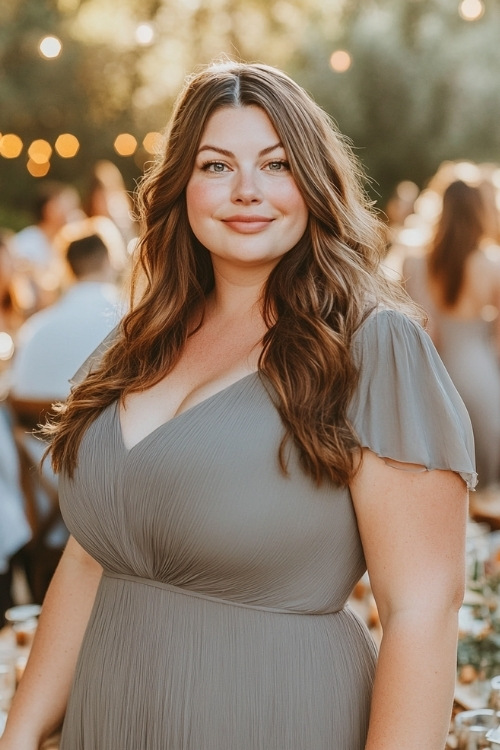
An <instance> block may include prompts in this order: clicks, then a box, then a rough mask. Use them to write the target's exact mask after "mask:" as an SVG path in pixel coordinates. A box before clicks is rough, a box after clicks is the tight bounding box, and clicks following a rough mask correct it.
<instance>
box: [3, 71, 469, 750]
mask: <svg viewBox="0 0 500 750" xmlns="http://www.w3.org/2000/svg"><path fill="white" fill-rule="evenodd" d="M140 205H141V206H142V219H143V223H144V232H143V236H142V243H141V249H140V255H139V258H138V263H137V268H136V286H137V280H138V277H139V276H140V272H143V275H144V276H145V286H143V288H142V291H141V294H140V296H139V299H138V301H137V302H136V303H134V306H133V310H132V312H131V313H130V314H128V315H127V316H126V317H125V319H124V321H123V325H122V326H121V327H120V329H119V330H118V331H117V332H116V335H115V336H114V338H112V339H111V340H109V341H107V342H105V344H104V345H103V346H102V347H101V350H100V352H98V353H96V355H95V356H94V358H93V359H92V360H91V361H90V362H89V363H87V365H86V366H85V367H84V368H83V371H82V372H80V373H79V375H78V378H77V380H78V381H79V382H78V384H77V385H76V386H75V388H74V391H73V395H72V397H71V399H70V401H69V403H68V406H67V408H66V410H65V411H64V412H63V414H62V415H61V419H60V421H59V423H58V424H57V425H56V426H55V427H54V429H53V435H52V440H53V442H52V460H53V463H54V466H55V468H56V469H57V470H58V471H60V472H61V485H62V486H61V491H62V508H63V513H64V517H65V520H66V522H67V524H68V526H69V527H70V529H71V531H72V533H73V537H72V539H71V541H70V542H69V544H68V547H67V550H66V552H65V554H64V558H63V561H62V563H61V566H60V568H59V570H58V571H57V573H56V575H55V577H54V580H53V583H52V586H51V589H50V591H49V594H48V596H47V599H46V601H45V604H44V612H43V617H42V620H41V622H40V629H39V633H38V637H37V641H36V645H35V646H34V649H33V653H32V657H31V659H30V662H29V664H28V667H27V670H26V673H25V678H24V679H23V681H22V683H21V685H20V688H19V691H18V695H17V698H16V701H15V703H14V705H13V708H12V711H11V715H10V721H9V724H8V726H7V730H6V735H5V738H4V739H3V740H2V741H0V748H1V750H11V748H14V747H15V748H16V750H18V748H19V747H21V746H22V747H23V748H24V750H27V749H28V748H29V749H31V748H36V747H37V743H38V742H39V740H40V737H42V736H43V735H45V734H47V732H48V731H49V730H50V729H51V728H53V727H54V726H56V725H57V723H58V722H59V721H60V720H61V718H62V716H63V713H64V711H65V708H66V702H67V700H68V696H69V703H68V707H67V710H66V718H65V724H64V729H63V735H62V744H61V748H62V749H63V750H81V749H83V748H85V750H90V748H92V749H93V750H104V749H105V750H137V748H141V750H160V749H161V750H164V748H168V749H169V750H181V749H182V750H200V749H201V748H203V750H235V748H238V750H284V748H287V750H304V748H308V750H327V748H328V750H331V748H332V747H335V748H336V750H361V748H366V750H381V749H382V748H383V750H391V748H394V749H395V748H398V750H400V748H401V747H405V748H406V749H407V750H416V749H417V748H418V750H421V749H422V747H425V748H426V750H433V749H434V748H435V749H436V750H438V748H439V750H441V748H442V747H443V744H444V738H445V736H446V732H447V729H448V722H449V716H450V708H451V703H452V698H453V689H454V676H455V647H456V633H457V623H456V621H457V610H458V608H459V606H460V602H461V597H462V588H463V575H462V573H463V570H464V560H463V546H464V544H463V541H464V526H465V522H466V495H467V491H466V483H465V482H468V483H469V484H473V482H474V468H473V461H472V459H471V458H470V450H471V437H470V428H469V425H468V422H467V415H466V412H465V409H464V407H463V404H462V403H461V401H460V399H459V397H458V394H457V393H456V391H455V390H454V388H453V386H452V384H451V382H450V380H449V378H448V377H447V374H446V372H445V371H444V368H443V367H442V365H441V363H440V361H439V359H438V358H437V357H436V355H435V353H434V350H433V348H432V345H431V344H430V343H429V341H428V340H427V338H426V336H425V334H424V333H423V331H422V330H421V328H420V327H419V326H418V324H417V323H414V322H412V321H411V320H410V319H409V318H407V317H405V316H404V315H403V314H402V313H400V312H398V311H397V310H395V305H396V302H395V301H394V299H393V298H392V297H391V295H390V291H389V289H388V287H387V282H385V281H384V279H383V276H382V275H379V273H378V271H377V251H378V249H379V247H380V246H382V245H383V236H382V231H381V229H380V224H379V222H378V220H377V219H376V218H374V216H373V215H372V213H371V212H370V210H369V209H368V208H367V205H366V201H365V199H364V197H363V193H362V191H361V188H360V187H359V181H358V173H357V169H356V166H355V165H354V162H353V160H352V157H351V155H350V153H349V151H348V149H347V147H346V146H345V144H344V143H343V141H342V139H341V137H340V136H339V135H338V133H336V132H335V131H334V130H333V129H332V126H331V124H330V122H329V120H328V118H327V117H326V115H325V114H324V113H323V112H322V111H321V110H320V109H319V108H318V107H317V106H316V105H315V104H314V103H313V102H312V101H311V100H310V98H309V97H308V96H307V95H306V93H305V92H304V91H303V90H302V89H301V88H300V87H299V86H297V85H296V84H295V83H293V82H292V81H291V80H290V79H289V78H288V77H287V76H286V75H284V74H283V73H281V72H279V71H277V70H275V69H272V68H268V67H266V66H263V65H244V64H236V63H227V64H222V65H215V66H212V67H209V68H208V69H207V70H205V71H203V72H201V73H199V74H197V75H195V76H194V77H193V78H192V79H191V80H189V81H188V83H187V86H186V88H185V90H184V92H183V93H182V94H181V97H180V99H179V101H178V103H177V106H176V109H175V111H174V114H173V119H172V124H171V128H170V131H169V134H168V138H167V144H166V149H165V153H164V155H163V158H162V159H161V161H160V162H159V163H158V164H157V165H156V167H154V169H153V171H152V172H151V173H150V174H149V175H148V176H147V177H146V179H145V181H144V183H143V185H142V188H141V196H140ZM382 305H385V307H384V308H382ZM391 306H392V309H389V308H390V307H391ZM379 308H380V309H379ZM414 363H416V364H417V365H418V366H419V368H420V370H419V372H418V383H420V382H421V380H423V383H424V386H426V392H425V399H421V398H419V394H418V393H415V392H414V388H415V383H416V376H417V373H416V372H415V370H414V368H413V366H412V365H413V364H414ZM85 373H87V374H86V375H85ZM442 389H445V390H446V392H447V394H448V395H447V398H445V399H443V395H442V394H443V390H442ZM413 420H416V422H417V424H414V421H413ZM422 423H424V424H425V430H426V432H424V431H423V430H422ZM443 431H445V432H446V435H447V436H448V437H449V440H448V441H446V442H445V441H444V440H443ZM379 456H383V457H384V458H379ZM398 469H403V470H398ZM426 469H429V471H426ZM464 480H465V481H464ZM365 558H366V562H367V563H368V568H369V572H370V576H371V579H372V585H373V588H374V591H375V595H376V597H377V602H378V605H379V609H380V616H381V619H382V623H383V626H384V639H383V643H382V647H381V652H380V658H379V661H378V667H377V673H376V677H375V686H374V688H373V698H372V684H373V678H374V672H375V650H374V646H373V643H372V641H371V639H370V636H369V634H368V632H367V630H366V628H365V627H364V626H363V625H362V624H361V622H360V621H359V620H358V619H357V618H356V617H355V616H354V615H353V613H352V612H351V611H350V610H349V608H347V607H346V606H345V603H346V599H347V597H348V596H349V593H350V591H351V590H352V588H353V586H354V584H355V582H356V581H357V580H358V579H359V578H360V576H361V575H362V574H363V571H364V570H365ZM84 633H85V634H84ZM82 641H83V642H82ZM54 644H57V646H55V645H54ZM78 653H80V656H79V657H78ZM409 676H411V678H410V679H408V678H409ZM71 684H72V687H71ZM370 704H371V712H370ZM368 724H369V727H368Z"/></svg>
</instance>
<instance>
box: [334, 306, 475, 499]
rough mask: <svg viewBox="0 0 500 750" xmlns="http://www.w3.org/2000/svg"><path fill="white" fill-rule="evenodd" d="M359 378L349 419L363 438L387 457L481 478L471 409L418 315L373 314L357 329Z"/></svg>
mask: <svg viewBox="0 0 500 750" xmlns="http://www.w3.org/2000/svg"><path fill="white" fill-rule="evenodd" d="M353 357H354V361H355V363H356V365H357V367H358V368H359V382H358V387H357V389H356V392H355V394H354V396H353V399H352V401H351V404H350V408H349V412H348V417H349V420H350V422H351V424H352V425H353V427H354V429H355V431H356V433H357V435H358V438H359V440H360V443H361V445H362V446H363V447H365V448H369V449H370V450H372V451H373V452H374V453H376V454H377V455H379V456H381V457H382V458H389V459H393V460H395V461H401V462H404V463H413V464H421V465H423V466H425V467H426V468H427V469H450V470H452V471H455V472H457V473H458V474H460V476H461V477H462V478H463V479H464V480H465V482H466V483H467V486H468V487H469V489H473V488H474V487H475V485H476V483H477V474H476V471H475V460H474V438H473V434H472V427H471V423H470V419H469V415H468V413H467V410H466V408H465V406H464V403H463V401H462V399H461V398H460V396H459V394H458V392H457V390H456V388H455V386H454V385H453V383H452V380H451V378H450V376H449V375H448V372H447V371H446V369H445V367H444V365H443V363H442V361H441V359H440V357H439V355H438V354H437V352H436V349H435V347H434V345H433V343H432V341H431V339H430V338H429V336H428V335H427V334H426V332H425V331H424V330H423V328H422V327H421V326H420V325H419V324H418V323H417V322H415V321H413V320H411V319H410V318H408V317H407V316H406V315H404V314H403V313H400V312H397V311H395V310H381V311H378V312H375V313H372V315H370V316H369V317H368V318H367V320H366V321H365V322H364V323H363V324H362V326H361V327H360V329H359V330H358V331H357V333H356V335H355V337H354V341H353Z"/></svg>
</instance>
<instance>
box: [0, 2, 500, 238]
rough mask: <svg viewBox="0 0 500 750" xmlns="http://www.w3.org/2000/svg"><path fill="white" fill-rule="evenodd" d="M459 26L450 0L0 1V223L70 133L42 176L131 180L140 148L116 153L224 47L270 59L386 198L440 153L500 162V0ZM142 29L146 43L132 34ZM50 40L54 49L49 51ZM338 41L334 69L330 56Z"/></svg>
mask: <svg viewBox="0 0 500 750" xmlns="http://www.w3.org/2000/svg"><path fill="white" fill-rule="evenodd" d="M483 2H484V6H485V12H484V14H483V16H482V18H480V19H479V20H476V21H474V22H467V21H464V20H463V19H462V18H461V17H460V15H459V13H458V6H459V2H458V0H9V2H3V3H0V133H3V134H5V133H16V134H18V135H19V136H20V137H21V138H22V140H23V143H24V144H25V146H24V149H23V152H22V153H21V155H20V156H19V157H17V158H15V159H5V158H2V157H1V156H0V225H7V226H11V227H12V228H15V229H17V228H20V226H23V225H25V224H26V223H28V222H29V221H30V218H31V217H30V213H29V210H30V206H31V202H32V197H33V193H34V190H35V188H36V184H37V178H34V177H31V175H30V174H29V173H28V172H27V169H26V161H27V156H26V150H27V147H28V145H29V143H31V141H32V140H34V139H36V138H44V139H46V140H48V141H49V143H51V144H52V145H53V144H54V142H55V139H56V138H57V136H58V135H59V134H60V133H64V132H69V133H73V134H74V135H76V136H77V137H78V139H79V141H80V143H81V147H80V150H79V152H78V154H77V156H76V157H75V158H73V159H62V158H60V157H58V156H57V155H55V156H53V158H52V160H51V169H50V172H49V175H48V176H49V177H51V178H54V179H62V180H66V181H69V182H72V183H73V184H75V185H76V186H77V187H78V188H79V189H80V191H81V192H82V193H84V192H85V189H86V184H87V180H88V177H89V172H90V169H91V167H92V165H93V164H94V162H95V161H96V160H97V159H101V158H110V159H111V160H113V161H114V162H115V163H116V164H117V165H118V166H119V168H120V170H121V171H122V173H123V175H124V177H125V179H126V183H127V186H128V188H129V189H133V187H134V182H135V180H136V178H137V177H138V176H139V175H140V173H141V171H142V169H143V166H144V162H145V160H147V158H150V157H148V155H147V153H146V152H145V151H144V149H143V148H142V147H140V148H139V149H138V151H137V152H136V154H135V155H134V156H133V157H119V156H118V155H117V154H116V152H115V151H114V149H113V142H114V139H115V137H116V136H117V135H118V134H119V133H120V132H130V133H132V134H134V135H135V136H136V138H137V139H138V141H139V143H141V141H142V139H143V137H144V135H145V134H146V133H147V132H149V131H151V130H161V129H162V128H163V127H164V125H165V123H166V121H167V119H168V116H169V113H170V109H171V106H172V102H173V99H174V97H175V95H176V93H177V92H178V90H179V88H180V87H181V85H182V82H183V79H184V77H185V75H186V74H188V73H189V72H190V71H192V70H193V68H195V67H196V66H197V65H199V64H204V63H207V62H209V61H210V60H212V59H213V58H214V57H217V56H220V55H221V54H226V55H229V56H231V57H233V58H236V59H245V60H252V61H255V60H258V61H262V62H266V63H270V64H274V65H278V66H280V67H281V68H283V69H284V70H286V71H287V72H288V73H290V74H291V75H292V76H293V77H294V78H295V79H296V80H298V81H299V82H300V83H302V84H303V85H304V86H305V87H306V88H307V89H308V90H309V91H310V93H311V94H312V95H313V96H314V97H315V98H316V99H317V100H318V101H319V102H320V103H321V105H322V106H323V107H324V108H325V109H326V110H327V111H328V112H329V113H330V114H331V115H332V116H333V118H334V119H335V120H336V122H337V123H338V125H339V127H340V129H341V130H342V131H343V132H345V133H346V134H347V135H348V136H349V137H350V138H351V139H352V141H353V143H354V145H355V148H356V151H357V153H358V155H359V157H360V159H361V160H362V162H363V163H364V165H365V167H366V171H367V173H368V175H369V177H370V180H371V186H370V190H371V191H372V193H373V195H374V197H375V198H376V199H377V200H378V202H379V203H380V205H381V206H383V205H384V203H385V201H386V199H387V197H388V196H389V195H390V193H391V191H392V190H393V188H394V186H395V185H396V183H397V182H398V181H400V180H402V179H410V180H413V181H415V182H416V183H417V184H418V185H420V186H423V185H424V184H425V182H426V181H427V180H428V179H429V177H430V176H431V175H432V174H433V173H434V172H435V170H436V168H437V167H438V165H439V163H440V162H441V161H443V160H446V159H456V158H462V159H467V158H468V159H472V160H476V161H497V160H500V156H499V154H500V127H499V124H500V83H499V82H500V44H499V42H498V40H499V39H500V0H483ZM144 22H149V23H151V24H152V28H153V29H154V33H155V37H154V40H153V42H152V43H151V44H149V45H141V44H139V43H138V42H137V39H136V29H137V26H138V24H140V23H144ZM46 34H53V35H55V36H57V37H59V39H60V40H61V41H62V44H63V50H62V54H61V55H60V56H59V57H58V58H56V59H52V60H47V59H43V58H42V57H41V56H40V54H39V50H38V45H39V42H40V40H41V38H43V36H45V35H46ZM336 49H344V50H347V51H348V52H349V53H350V55H351V57H352V65H351V67H350V68H349V69H348V70H347V71H346V72H344V73H338V72H337V73H336V72H334V71H333V70H332V68H331V67H330V62H329V61H330V56H331V54H332V52H333V51H334V50H336Z"/></svg>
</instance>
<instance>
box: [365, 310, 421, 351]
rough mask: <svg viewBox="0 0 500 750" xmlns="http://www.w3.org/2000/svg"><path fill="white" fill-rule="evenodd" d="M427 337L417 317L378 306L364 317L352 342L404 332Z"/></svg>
mask: <svg viewBox="0 0 500 750" xmlns="http://www.w3.org/2000/svg"><path fill="white" fill-rule="evenodd" d="M405 331H406V332H408V333H410V332H411V333H412V334H413V335H417V336H420V335H422V334H423V335H425V336H426V335H427V334H426V333H425V330H424V327H423V325H422V323H421V321H420V320H419V318H418V317H417V315H416V314H415V315H413V314H411V312H410V311H409V310H407V309H404V308H399V307H389V306H387V305H383V304H379V305H377V306H376V307H374V308H373V309H372V310H370V312H369V313H368V314H367V315H366V316H365V318H364V319H363V321H362V322H361V324H360V326H359V327H358V329H357V330H356V333H355V334H354V342H356V341H358V340H360V339H363V338H380V337H384V336H387V335H394V334H398V333H404V332H405Z"/></svg>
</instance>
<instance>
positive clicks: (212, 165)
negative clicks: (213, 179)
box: [202, 161, 226, 173]
mask: <svg viewBox="0 0 500 750" xmlns="http://www.w3.org/2000/svg"><path fill="white" fill-rule="evenodd" d="M202 169H203V171H204V172H217V173H219V172H225V170H226V165H225V164H224V163H223V162H222V161H207V162H206V163H205V164H203V166H202Z"/></svg>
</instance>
